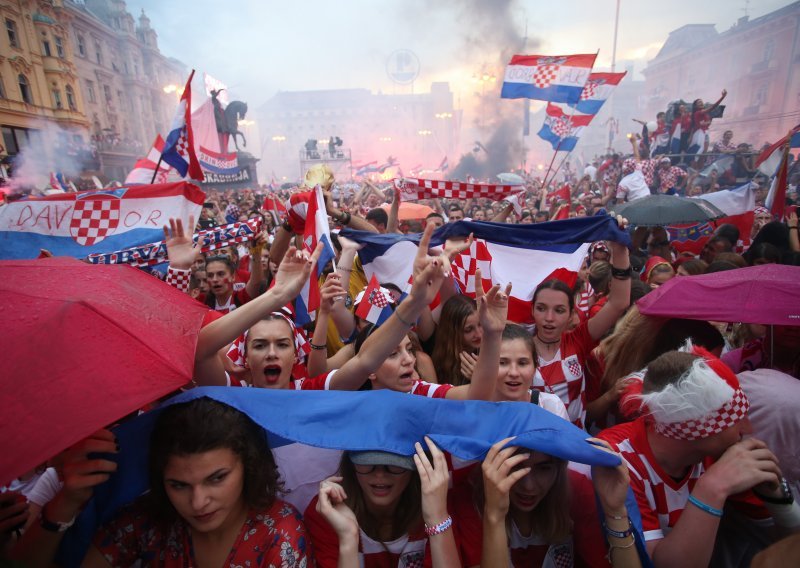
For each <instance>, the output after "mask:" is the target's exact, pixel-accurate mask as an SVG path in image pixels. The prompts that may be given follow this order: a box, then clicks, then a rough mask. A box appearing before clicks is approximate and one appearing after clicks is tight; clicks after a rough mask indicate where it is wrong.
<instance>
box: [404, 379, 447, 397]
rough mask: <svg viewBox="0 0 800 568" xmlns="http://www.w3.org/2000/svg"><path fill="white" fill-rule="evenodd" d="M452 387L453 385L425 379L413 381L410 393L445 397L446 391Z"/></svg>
mask: <svg viewBox="0 0 800 568" xmlns="http://www.w3.org/2000/svg"><path fill="white" fill-rule="evenodd" d="M451 388H453V385H448V384H442V385H437V384H435V383H428V382H425V381H414V386H413V387H412V388H411V394H418V395H420V396H427V397H428V398H447V391H449V390H450V389H451Z"/></svg>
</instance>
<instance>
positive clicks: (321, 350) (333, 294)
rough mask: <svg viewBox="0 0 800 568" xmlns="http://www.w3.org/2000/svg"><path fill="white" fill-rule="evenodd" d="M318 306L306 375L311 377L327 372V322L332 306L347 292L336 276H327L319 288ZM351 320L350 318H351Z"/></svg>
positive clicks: (341, 302)
mask: <svg viewBox="0 0 800 568" xmlns="http://www.w3.org/2000/svg"><path fill="white" fill-rule="evenodd" d="M319 293H320V296H321V301H320V306H319V312H317V321H316V322H315V323H314V335H313V337H312V338H311V353H310V354H309V356H308V374H309V376H311V377H316V376H317V375H321V374H323V373H325V372H327V370H328V350H327V349H326V346H327V343H328V322H329V321H330V313H331V310H332V309H333V306H334V305H335V304H337V303H339V304H343V303H344V302H343V301H342V300H343V299H344V296H345V294H346V293H347V292H345V290H344V288H342V285H341V280H340V278H339V276H338V275H337V274H329V275H328V277H327V278H326V279H325V283H324V284H323V285H322V288H320V291H319ZM350 319H352V316H351V318H350Z"/></svg>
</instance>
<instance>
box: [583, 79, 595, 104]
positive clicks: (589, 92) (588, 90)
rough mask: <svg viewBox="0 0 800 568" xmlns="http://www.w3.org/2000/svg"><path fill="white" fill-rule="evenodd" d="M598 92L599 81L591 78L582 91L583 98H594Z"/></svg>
mask: <svg viewBox="0 0 800 568" xmlns="http://www.w3.org/2000/svg"><path fill="white" fill-rule="evenodd" d="M596 92H597V81H593V80H592V79H589V80H588V81H586V84H585V85H584V86H583V91H581V100H582V101H585V100H587V99H590V98H592V97H593V96H594V94H595V93H596Z"/></svg>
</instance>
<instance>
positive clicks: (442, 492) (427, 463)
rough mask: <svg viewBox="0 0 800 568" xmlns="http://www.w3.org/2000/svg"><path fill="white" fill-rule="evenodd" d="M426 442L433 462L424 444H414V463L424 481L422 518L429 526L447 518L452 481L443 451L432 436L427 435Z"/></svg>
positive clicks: (421, 479)
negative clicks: (449, 489) (448, 490)
mask: <svg viewBox="0 0 800 568" xmlns="http://www.w3.org/2000/svg"><path fill="white" fill-rule="evenodd" d="M425 443H426V444H427V446H428V450H429V451H430V453H431V458H432V459H433V463H431V460H429V459H428V456H427V455H425V451H424V450H423V449H422V444H420V443H419V442H417V443H416V444H414V446H415V447H416V450H417V453H416V454H414V464H415V465H416V466H417V471H418V472H419V479H420V481H421V482H422V520H423V521H425V524H426V525H428V526H433V525H437V524H439V523H441V522H442V521H444V520H445V519H446V518H447V516H448V515H447V487H448V485H449V483H450V471H449V470H448V469H447V460H446V459H445V457H444V454H443V453H442V451H441V450H440V449H439V448H437V447H436V444H434V443H433V442H432V441H431V440H430V438H428V437H427V436H425Z"/></svg>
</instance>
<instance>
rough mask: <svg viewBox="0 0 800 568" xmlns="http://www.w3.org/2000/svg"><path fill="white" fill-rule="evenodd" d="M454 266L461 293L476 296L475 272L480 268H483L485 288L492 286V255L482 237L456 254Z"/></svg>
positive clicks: (482, 274) (454, 273)
mask: <svg viewBox="0 0 800 568" xmlns="http://www.w3.org/2000/svg"><path fill="white" fill-rule="evenodd" d="M452 268H453V277H454V278H455V279H456V282H458V285H459V286H460V287H461V293H462V294H464V295H466V296H469V297H470V298H474V297H475V274H476V271H477V269H478V268H480V269H481V280H482V281H483V289H484V290H488V289H489V288H491V287H492V255H491V254H489V249H488V248H486V241H484V240H482V239H475V240H474V241H473V242H472V244H471V245H470V247H469V248H468V249H467V250H465V251H464V252H462V253H461V254H459V255H458V256H456V257H455V258H454V259H453V262H452Z"/></svg>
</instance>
